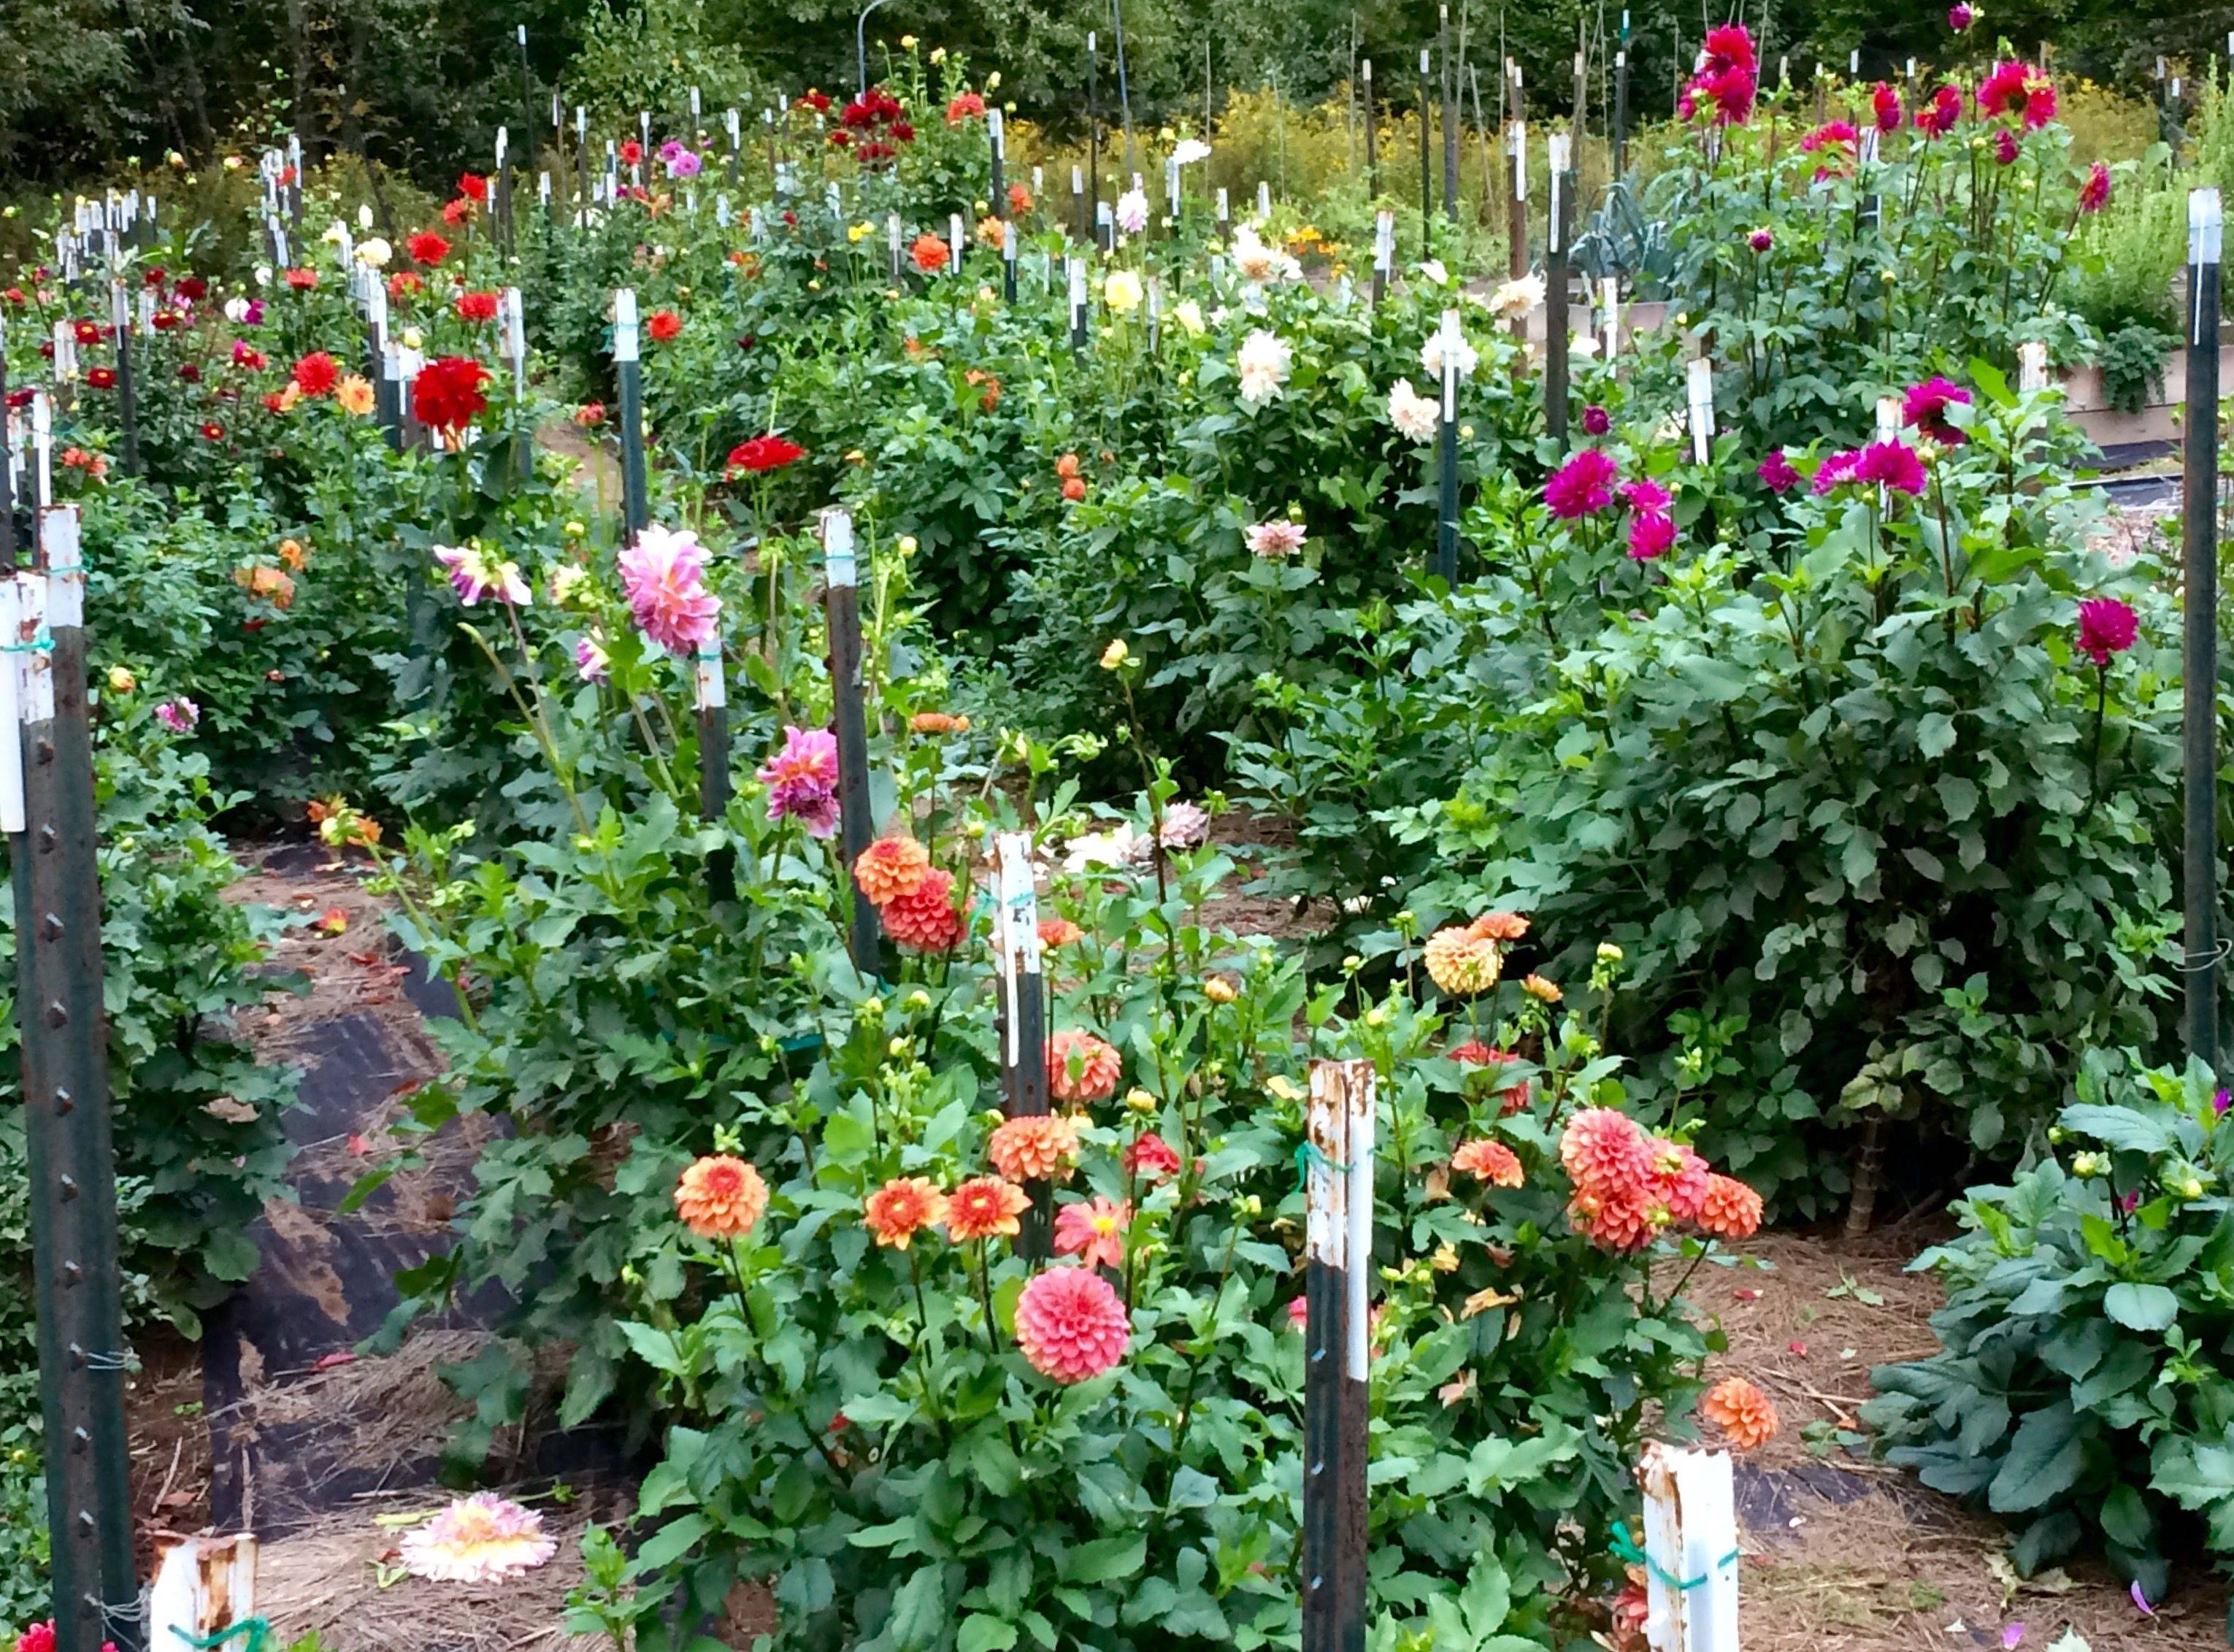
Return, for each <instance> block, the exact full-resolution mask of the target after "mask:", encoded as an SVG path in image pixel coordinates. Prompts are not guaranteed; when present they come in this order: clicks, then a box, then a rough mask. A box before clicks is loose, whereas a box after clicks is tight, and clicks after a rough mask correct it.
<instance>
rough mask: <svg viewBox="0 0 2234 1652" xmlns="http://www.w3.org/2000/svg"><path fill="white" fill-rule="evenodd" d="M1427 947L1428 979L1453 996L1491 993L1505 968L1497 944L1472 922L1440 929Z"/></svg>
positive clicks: (1432, 936)
mask: <svg viewBox="0 0 2234 1652" xmlns="http://www.w3.org/2000/svg"><path fill="white" fill-rule="evenodd" d="M1425 950H1426V955H1427V978H1428V979H1429V980H1431V981H1433V982H1434V983H1435V985H1436V986H1438V987H1440V989H1442V990H1443V991H1445V992H1447V993H1450V994H1451V995H1453V996H1469V995H1472V994H1474V993H1480V992H1487V991H1488V990H1489V989H1491V988H1492V987H1494V986H1495V985H1496V984H1497V979H1498V976H1499V974H1501V973H1502V972H1503V970H1504V967H1505V964H1504V957H1503V955H1502V954H1501V953H1500V952H1499V950H1498V945H1497V943H1496V942H1495V941H1493V940H1492V939H1490V938H1489V937H1487V936H1486V935H1481V934H1478V933H1476V931H1475V930H1474V927H1473V925H1472V924H1467V925H1466V926H1465V927H1464V928H1460V927H1458V926H1456V925H1453V926H1452V927H1451V928H1448V929H1440V930H1436V931H1435V932H1434V934H1433V935H1431V936H1429V937H1427V947H1426V949H1425Z"/></svg>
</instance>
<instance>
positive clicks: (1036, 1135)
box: [985, 1113, 1078, 1182]
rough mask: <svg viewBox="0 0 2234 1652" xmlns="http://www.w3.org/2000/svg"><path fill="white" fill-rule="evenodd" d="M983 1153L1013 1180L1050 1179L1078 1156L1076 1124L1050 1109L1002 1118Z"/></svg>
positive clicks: (1067, 1166) (1004, 1174)
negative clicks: (1059, 1116)
mask: <svg viewBox="0 0 2234 1652" xmlns="http://www.w3.org/2000/svg"><path fill="white" fill-rule="evenodd" d="M985 1157H986V1158H988V1159H991V1160H992V1161H993V1168H994V1169H996V1170H997V1171H999V1172H1001V1174H1003V1176H1005V1177H1007V1178H1008V1179H1009V1180H1010V1181H1012V1182H1045V1181H1053V1180H1054V1179H1055V1177H1056V1176H1057V1175H1058V1174H1061V1173H1065V1172H1068V1169H1069V1166H1070V1164H1071V1161H1073V1160H1074V1159H1076V1158H1077V1157H1078V1126H1076V1125H1075V1124H1073V1123H1072V1122H1071V1121H1070V1120H1068V1119H1063V1118H1057V1117H1055V1115H1054V1114H1052V1113H1027V1114H1025V1115H1024V1116H1023V1117H1022V1118H1018V1119H1005V1120H1002V1122H1001V1124H1000V1126H999V1127H998V1128H997V1129H996V1130H995V1131H994V1132H993V1137H992V1139H991V1140H990V1141H989V1142H987V1143H986V1144H985Z"/></svg>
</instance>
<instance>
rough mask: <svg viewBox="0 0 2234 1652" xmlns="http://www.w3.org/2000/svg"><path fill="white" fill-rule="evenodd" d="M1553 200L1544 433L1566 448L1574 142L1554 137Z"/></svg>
mask: <svg viewBox="0 0 2234 1652" xmlns="http://www.w3.org/2000/svg"><path fill="white" fill-rule="evenodd" d="M1545 149H1546V151H1547V161H1546V164H1547V167H1548V168H1549V171H1550V174H1551V211H1550V215H1549V219H1548V224H1549V228H1548V229H1547V231H1546V235H1547V239H1546V241H1545V259H1544V428H1545V430H1547V431H1548V432H1549V433H1550V434H1551V440H1552V441H1556V442H1558V444H1559V446H1560V447H1562V448H1564V447H1565V446H1566V445H1567V402H1568V400H1569V397H1568V394H1567V326H1568V322H1569V319H1570V316H1571V310H1570V309H1569V306H1568V303H1567V212H1568V207H1569V205H1570V202H1569V197H1570V196H1571V194H1572V193H1573V192H1574V186H1575V175H1574V173H1572V172H1571V171H1570V170H1569V166H1570V162H1571V157H1572V155H1573V153H1574V140H1573V138H1572V137H1571V136H1570V135H1569V134H1566V133H1564V132H1555V133H1553V134H1551V137H1550V138H1549V139H1548V140H1546V141H1545Z"/></svg>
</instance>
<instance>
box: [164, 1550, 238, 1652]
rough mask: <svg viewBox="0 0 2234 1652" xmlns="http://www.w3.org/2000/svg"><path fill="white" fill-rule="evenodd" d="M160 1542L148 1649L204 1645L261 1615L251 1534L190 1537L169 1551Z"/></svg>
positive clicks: (231, 1644) (235, 1643)
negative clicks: (257, 1607)
mask: <svg viewBox="0 0 2234 1652" xmlns="http://www.w3.org/2000/svg"><path fill="white" fill-rule="evenodd" d="M156 1544H157V1554H156V1560H155V1581H154V1585H153V1586H152V1587H151V1588H150V1589H149V1590H148V1591H147V1643H148V1645H150V1646H156V1647H184V1646H189V1645H196V1646H198V1645H201V1644H203V1643H205V1642H207V1641H208V1640H209V1639H210V1637H211V1636H215V1635H219V1634H221V1633H223V1632H224V1631H225V1630H226V1629H232V1627H234V1626H235V1625H236V1624H239V1623H246V1622H248V1620H249V1619H251V1618H252V1617H254V1616H256V1615H257V1613H256V1539H255V1538H254V1537H253V1536H251V1534H249V1533H247V1532H245V1531H244V1532H241V1533H240V1534H238V1536H234V1537H223V1538H182V1539H180V1540H178V1541H177V1542H175V1543H174V1544H173V1545H172V1546H170V1547H169V1548H165V1547H163V1546H162V1545H163V1540H162V1539H161V1538H158V1539H157V1540H156ZM243 1643H244V1642H241V1641H238V1640H236V1641H233V1642H228V1645H229V1646H230V1647H235V1648H237V1647H238V1646H239V1645H241V1644H243Z"/></svg>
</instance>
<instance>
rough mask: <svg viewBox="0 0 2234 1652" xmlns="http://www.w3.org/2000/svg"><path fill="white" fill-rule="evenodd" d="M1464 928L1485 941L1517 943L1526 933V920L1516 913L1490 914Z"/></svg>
mask: <svg viewBox="0 0 2234 1652" xmlns="http://www.w3.org/2000/svg"><path fill="white" fill-rule="evenodd" d="M1466 927H1467V929H1468V930H1469V932H1471V933H1473V934H1475V935H1479V936H1480V937H1482V938H1483V939H1485V940H1490V941H1518V940H1519V939H1520V938H1521V937H1524V936H1525V935H1526V934H1527V933H1528V920H1527V919H1526V918H1525V917H1521V916H1520V914H1519V913H1518V912H1492V913H1490V914H1489V915H1488V916H1486V917H1477V918H1476V919H1474V921H1473V923H1472V924H1468V925H1467V926H1466Z"/></svg>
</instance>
